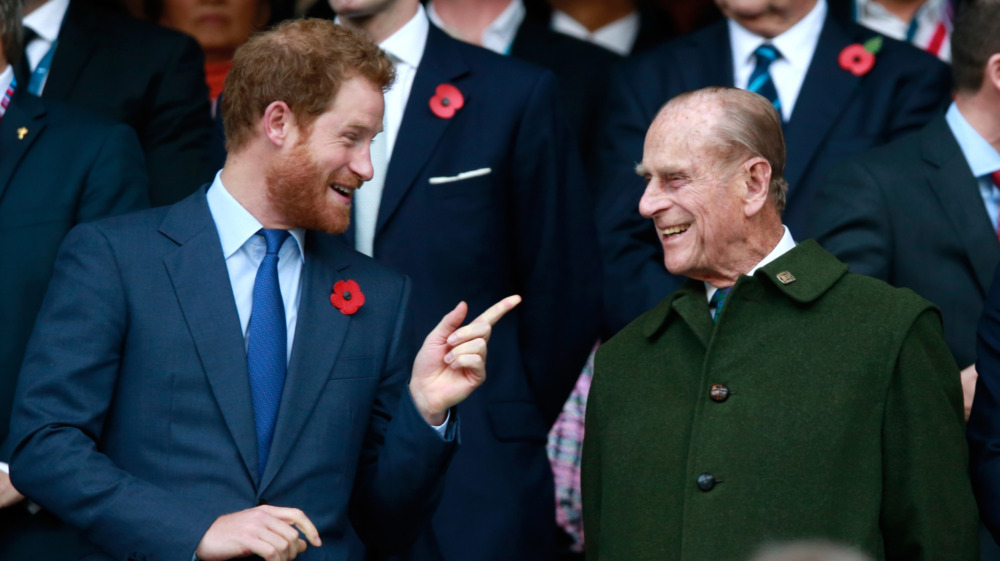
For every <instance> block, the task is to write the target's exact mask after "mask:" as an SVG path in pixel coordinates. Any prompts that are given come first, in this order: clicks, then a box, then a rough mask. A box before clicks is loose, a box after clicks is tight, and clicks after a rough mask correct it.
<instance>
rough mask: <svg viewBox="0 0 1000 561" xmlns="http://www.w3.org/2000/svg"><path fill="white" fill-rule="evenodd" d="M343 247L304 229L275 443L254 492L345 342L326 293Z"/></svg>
mask: <svg viewBox="0 0 1000 561" xmlns="http://www.w3.org/2000/svg"><path fill="white" fill-rule="evenodd" d="M347 251H348V249H347V248H346V247H343V246H342V245H341V241H339V240H336V239H334V238H332V237H330V236H326V235H323V234H317V233H315V232H307V233H306V242H305V265H304V267H303V271H302V275H303V284H302V292H301V296H300V299H299V313H298V320H297V321H296V325H295V335H294V337H295V339H294V342H293V344H292V356H291V359H290V360H289V363H288V371H287V374H286V376H285V387H284V390H283V391H282V395H281V404H280V406H279V407H278V419H277V422H276V425H275V428H274V434H275V437H274V442H273V443H272V444H271V454H270V457H269V458H268V460H267V467H265V468H264V477H263V478H262V480H261V484H260V487H259V491H258V492H263V491H264V490H265V489H266V488H267V486H268V485H269V484H270V483H271V481H272V480H273V479H274V476H275V475H276V474H277V473H279V470H280V468H281V465H282V464H283V463H284V462H285V460H286V459H287V458H288V455H289V453H290V452H291V450H292V445H293V443H294V442H296V441H297V440H298V435H299V433H300V432H302V429H303V428H304V427H305V425H306V421H308V419H309V416H310V415H312V411H313V408H315V406H316V402H317V401H318V400H319V396H320V394H321V393H322V390H323V386H324V385H325V384H326V383H327V380H328V379H329V377H330V372H331V370H332V369H333V365H334V364H336V362H337V356H338V355H339V354H340V348H341V346H343V344H344V338H345V337H346V335H347V328H348V326H349V325H350V322H351V319H350V318H351V316H349V315H345V314H342V313H340V311H338V310H337V308H335V307H334V306H333V305H332V304H331V303H330V294H331V292H332V291H333V285H334V283H335V282H337V281H338V280H342V277H343V276H344V274H345V273H344V270H345V269H347V268H348V262H347V260H346V259H344V257H345V255H346V252H347Z"/></svg>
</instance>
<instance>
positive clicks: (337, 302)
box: [330, 279, 365, 316]
mask: <svg viewBox="0 0 1000 561" xmlns="http://www.w3.org/2000/svg"><path fill="white" fill-rule="evenodd" d="M330 303H331V304H333V305H334V306H335V307H336V308H337V309H338V310H340V313H342V314H344V315H348V316H350V315H354V313H355V312H357V311H358V310H359V309H361V306H364V305H365V293H364V292H361V287H360V286H358V283H356V282H354V281H353V280H350V279H348V280H345V281H337V284H335V285H333V294H331V295H330Z"/></svg>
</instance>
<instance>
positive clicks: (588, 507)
mask: <svg viewBox="0 0 1000 561" xmlns="http://www.w3.org/2000/svg"><path fill="white" fill-rule="evenodd" d="M784 167H785V148H784V143H783V140H782V134H781V121H780V120H779V118H778V114H777V112H776V111H774V109H773V107H772V106H771V104H770V103H769V102H768V101H767V100H765V99H764V98H763V97H761V96H758V95H756V94H752V93H749V92H745V91H742V90H737V89H732V88H710V89H706V90H699V91H696V92H693V93H689V94H685V95H682V96H679V97H677V98H675V99H674V100H672V101H671V102H670V103H668V104H667V105H666V106H665V107H664V108H663V109H662V110H661V111H660V113H659V114H658V116H657V117H656V119H655V121H654V122H653V125H652V126H651V127H650V130H649V132H648V134H647V135H646V142H645V147H644V151H643V155H642V162H641V164H640V165H639V167H638V171H639V172H640V173H641V175H643V176H644V177H645V179H646V182H647V186H646V190H645V193H644V194H643V197H642V199H641V202H640V204H639V208H640V212H641V213H642V215H643V216H645V217H647V218H649V219H652V222H653V225H654V226H655V228H656V231H657V233H658V234H659V237H660V243H661V245H662V247H663V255H664V262H665V263H666V268H667V269H668V270H669V271H670V272H671V273H673V274H676V275H684V276H686V277H688V281H687V284H685V285H684V286H683V287H682V288H681V289H679V290H678V291H676V292H675V293H673V294H671V295H669V296H668V297H667V298H665V299H664V300H663V301H661V302H660V304H659V305H658V306H656V307H655V308H654V309H652V310H651V311H649V312H647V313H646V314H644V315H642V316H640V318H639V319H637V320H636V321H635V322H633V323H631V324H630V325H629V326H628V327H626V328H625V329H624V330H622V331H621V332H620V333H619V334H618V335H617V336H615V337H614V338H612V339H611V340H610V341H608V342H607V343H606V344H605V345H604V346H602V348H601V349H600V350H599V351H598V354H597V362H596V371H595V372H596V373H595V376H594V381H593V386H592V388H591V393H590V402H589V404H588V405H589V407H588V410H587V425H586V440H585V442H584V448H583V450H584V462H583V485H584V489H583V491H584V503H583V509H584V527H585V528H586V532H587V534H586V538H587V544H586V545H587V559H588V560H596V561H612V560H629V561H636V560H654V559H656V560H661V559H671V560H674V561H703V560H706V559H711V560H713V561H736V560H741V559H745V558H747V557H749V556H750V554H751V553H752V552H753V551H754V549H756V548H757V547H758V546H759V545H760V544H761V543H763V542H781V541H791V540H796V539H804V538H823V539H827V540H831V541H835V542H839V543H845V544H851V545H854V546H856V547H858V548H860V549H862V550H863V551H866V552H867V553H869V554H870V555H872V556H873V557H874V558H875V559H877V560H883V559H906V560H908V561H931V560H937V561H939V560H943V559H948V560H949V561H974V560H975V559H977V556H978V542H977V534H976V512H975V504H974V501H973V498H972V491H971V487H970V484H969V481H968V476H967V473H966V468H967V461H966V451H965V443H964V439H963V435H962V428H963V427H962V395H961V388H960V386H959V376H958V367H957V366H956V364H955V362H954V360H953V359H952V358H951V354H950V352H949V351H948V347H947V346H946V345H945V342H944V339H943V338H942V336H941V320H940V316H939V314H938V313H937V311H936V310H935V309H934V308H933V307H932V306H931V305H930V304H929V303H928V302H926V301H924V300H922V299H920V298H919V297H917V296H916V295H914V294H913V293H912V292H910V291H908V290H901V289H894V288H891V287H890V286H888V285H886V284H884V283H882V282H881V281H876V280H873V279H870V278H867V277H862V276H859V275H854V274H850V273H848V272H847V266H846V265H844V264H843V263H841V262H840V261H837V260H836V259H835V258H834V257H833V256H832V255H830V254H829V253H827V252H826V251H824V250H823V249H822V248H820V247H819V246H818V245H817V244H816V243H815V242H812V241H807V242H804V243H802V244H799V245H796V244H795V242H794V241H793V240H792V237H791V234H790V233H789V231H788V229H787V228H785V227H784V226H783V225H782V221H781V211H782V208H783V206H784V201H785V191H786V183H785V180H784V177H783V170H784Z"/></svg>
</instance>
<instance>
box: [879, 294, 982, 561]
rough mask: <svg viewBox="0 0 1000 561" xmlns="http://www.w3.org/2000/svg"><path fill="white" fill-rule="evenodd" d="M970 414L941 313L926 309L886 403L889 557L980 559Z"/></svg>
mask: <svg viewBox="0 0 1000 561" xmlns="http://www.w3.org/2000/svg"><path fill="white" fill-rule="evenodd" d="M963 416H964V410H963V406H962V389H961V386H960V383H959V374H958V366H957V365H956V364H955V360H954V359H953V358H952V356H951V352H950V351H949V350H948V347H947V346H946V345H945V342H944V337H943V336H942V334H941V319H940V314H938V313H937V311H936V310H933V309H931V308H927V309H924V311H923V312H922V313H921V314H920V315H919V316H918V317H917V318H916V320H915V321H914V322H913V324H912V325H911V326H910V329H909V332H908V333H907V334H906V337H905V339H904V340H903V343H902V346H901V348H900V352H899V355H898V357H897V358H896V364H895V368H894V372H893V377H892V379H891V380H890V381H889V387H888V393H887V398H886V404H885V420H884V421H883V427H882V440H883V452H882V456H883V464H884V465H883V467H882V470H883V472H882V473H883V490H882V513H881V520H880V525H881V528H882V536H883V539H884V540H885V558H886V560H887V561H904V560H905V561H933V560H939V559H949V560H952V561H976V560H978V559H979V536H978V529H977V528H978V524H977V523H976V520H977V519H976V506H975V500H974V499H973V495H972V488H971V486H970V484H969V477H968V452H967V448H966V444H965V440H964V439H963V438H962V436H963V431H962V428H963V427H962V423H963ZM942 521H947V523H945V524H942Z"/></svg>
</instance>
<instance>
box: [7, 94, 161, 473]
mask: <svg viewBox="0 0 1000 561" xmlns="http://www.w3.org/2000/svg"><path fill="white" fill-rule="evenodd" d="M19 131H20V132H19ZM22 133H23V134H22ZM147 206H149V201H148V199H147V196H146V167H145V162H144V161H143V158H142V151H141V149H140V148H139V141H138V140H137V139H136V137H135V133H134V132H133V131H132V130H131V129H129V128H128V127H127V126H125V125H121V124H115V123H112V122H110V121H107V120H104V119H101V118H99V117H97V116H95V115H91V114H90V113H86V112H84V111H82V110H79V109H76V108H73V107H68V106H66V105H64V104H61V103H58V102H51V101H43V100H41V99H39V98H37V97H35V96H33V95H31V94H29V93H27V91H26V88H19V89H18V90H17V92H16V93H15V94H14V97H13V99H12V100H11V103H10V106H9V107H8V108H7V113H6V114H5V115H4V117H3V121H2V122H0V247H3V248H4V249H3V252H2V254H0V255H2V256H0V270H2V271H3V273H0V442H3V441H4V439H5V438H6V436H7V428H8V424H9V421H10V410H11V403H12V402H13V400H14V387H15V385H16V382H17V373H18V371H19V370H20V369H21V359H22V358H23V356H24V349H25V347H26V346H27V344H28V336H29V335H30V334H31V329H32V326H33V325H34V324H35V316H36V315H37V314H38V309H39V308H40V307H41V305H42V298H43V297H44V296H45V288H46V287H47V286H48V283H49V277H51V275H52V264H53V263H54V262H55V260H56V253H57V251H58V250H59V245H60V244H61V243H62V240H63V238H64V237H65V236H66V233H67V232H69V231H70V229H71V228H72V227H73V226H75V225H77V224H79V223H81V222H89V221H91V220H97V219H99V218H105V217H107V216H112V215H115V214H121V213H123V212H127V211H131V210H139V209H141V208H145V207H147ZM9 459H10V448H9V447H0V462H6V461H8V460H9Z"/></svg>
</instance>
